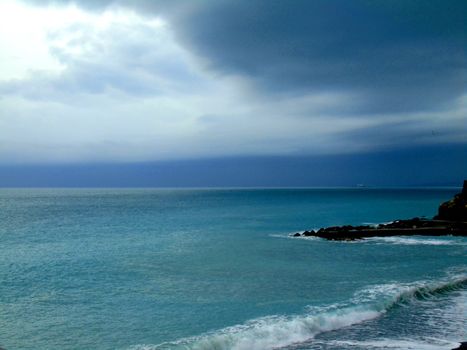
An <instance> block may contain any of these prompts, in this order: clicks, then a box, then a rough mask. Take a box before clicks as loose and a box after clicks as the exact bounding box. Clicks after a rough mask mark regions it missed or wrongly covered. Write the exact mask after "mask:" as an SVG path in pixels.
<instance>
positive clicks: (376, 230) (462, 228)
mask: <svg viewBox="0 0 467 350" xmlns="http://www.w3.org/2000/svg"><path fill="white" fill-rule="evenodd" d="M418 235H420V236H445V235H452V236H467V180H464V186H463V189H462V192H461V193H458V194H456V195H455V196H454V198H453V199H451V200H449V201H447V202H444V203H442V204H441V205H440V206H439V209H438V215H436V216H435V217H434V218H433V219H424V218H413V219H408V220H395V221H393V222H391V223H388V224H380V225H377V226H369V225H361V226H352V225H345V226H332V227H326V228H320V229H319V230H317V231H314V230H311V231H305V232H303V233H295V234H294V235H293V236H294V237H320V238H324V239H328V240H336V241H352V240H356V239H363V238H368V237H389V236H418Z"/></svg>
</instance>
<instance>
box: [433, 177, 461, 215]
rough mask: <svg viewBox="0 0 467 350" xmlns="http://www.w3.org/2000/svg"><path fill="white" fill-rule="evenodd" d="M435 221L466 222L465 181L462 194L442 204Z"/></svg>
mask: <svg viewBox="0 0 467 350" xmlns="http://www.w3.org/2000/svg"><path fill="white" fill-rule="evenodd" d="M433 219H435V220H450V221H467V180H464V187H463V188H462V192H461V193H458V194H456V195H455V196H454V198H453V199H451V200H449V201H447V202H444V203H442V204H441V205H440V206H439V209H438V215H436V216H435V217H434V218H433Z"/></svg>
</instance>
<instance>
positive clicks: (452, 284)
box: [130, 274, 467, 350]
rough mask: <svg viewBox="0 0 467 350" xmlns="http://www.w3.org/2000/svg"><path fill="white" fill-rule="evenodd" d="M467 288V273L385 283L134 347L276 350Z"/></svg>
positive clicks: (150, 349)
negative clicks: (302, 308) (346, 297)
mask: <svg viewBox="0 0 467 350" xmlns="http://www.w3.org/2000/svg"><path fill="white" fill-rule="evenodd" d="M465 289H467V274H462V275H456V276H452V277H450V278H448V279H445V280H439V281H435V282H430V281H428V282H427V281H424V282H416V283H410V284H400V283H394V284H383V285H376V286H371V287H368V288H366V289H363V290H361V291H359V292H357V293H356V294H355V295H354V297H353V298H352V299H351V300H350V301H349V302H347V303H341V304H334V305H330V306H326V307H309V308H308V309H307V312H306V313H305V314H303V315H292V316H281V315H276V316H269V317H262V318H258V319H255V320H251V321H248V322H246V323H244V324H241V325H236V326H232V327H227V328H224V329H221V330H218V331H214V332H210V333H206V334H203V335H201V336H197V337H190V338H184V339H180V340H177V341H174V342H167V343H163V344H158V345H135V346H132V347H131V348H130V350H165V349H187V350H221V349H232V350H257V349H275V348H281V347H285V346H289V345H292V344H297V343H302V342H305V341H309V340H310V339H313V338H314V337H315V336H316V335H318V334H319V333H322V332H327V331H331V330H337V329H340V328H343V327H348V326H351V325H354V324H357V323H362V322H365V321H369V320H372V319H375V318H378V317H380V316H381V315H383V314H384V313H386V312H388V311H390V310H391V309H393V308H396V307H399V306H401V305H406V304H408V303H413V302H416V301H423V300H428V299H433V298H437V297H439V296H442V295H445V294H448V293H452V292H454V291H460V290H465Z"/></svg>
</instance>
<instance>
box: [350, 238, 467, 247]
mask: <svg viewBox="0 0 467 350" xmlns="http://www.w3.org/2000/svg"><path fill="white" fill-rule="evenodd" d="M356 242H359V241H356ZM360 242H372V243H378V244H401V245H467V242H465V241H462V240H461V239H452V238H447V239H439V238H438V239H434V238H426V237H423V238H421V237H410V238H408V237H404V236H393V237H371V238H366V239H364V240H363V241H360Z"/></svg>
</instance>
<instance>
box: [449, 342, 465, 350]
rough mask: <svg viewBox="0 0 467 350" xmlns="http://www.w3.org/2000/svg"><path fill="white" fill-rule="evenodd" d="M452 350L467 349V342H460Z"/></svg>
mask: <svg viewBox="0 0 467 350" xmlns="http://www.w3.org/2000/svg"><path fill="white" fill-rule="evenodd" d="M452 350H467V342H462V343H460V345H459V346H458V347H457V348H455V349H452Z"/></svg>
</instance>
